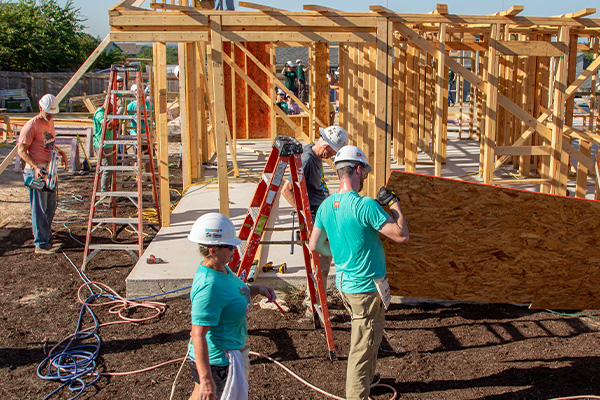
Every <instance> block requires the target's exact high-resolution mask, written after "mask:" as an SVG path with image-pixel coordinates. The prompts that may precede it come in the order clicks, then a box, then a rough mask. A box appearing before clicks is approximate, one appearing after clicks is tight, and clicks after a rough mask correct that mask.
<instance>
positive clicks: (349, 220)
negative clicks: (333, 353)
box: [309, 146, 409, 400]
mask: <svg viewBox="0 0 600 400" xmlns="http://www.w3.org/2000/svg"><path fill="white" fill-rule="evenodd" d="M335 168H336V170H337V174H338V177H339V179H340V189H339V190H338V192H336V193H334V194H332V195H330V196H329V197H328V198H326V199H325V200H324V201H323V203H321V206H320V207H319V210H318V211H317V216H316V219H315V226H314V228H313V231H312V234H311V236H310V242H309V248H310V250H311V251H316V252H317V253H320V254H323V255H327V256H333V261H334V263H335V268H336V286H337V287H338V289H339V291H340V295H341V297H342V301H343V302H344V305H345V306H346V308H347V309H348V311H349V312H350V314H351V315H352V330H351V337H350V351H349V354H348V366H347V370H346V399H347V400H359V399H360V400H367V399H368V398H369V393H370V386H371V382H372V381H373V378H374V376H375V365H376V363H377V350H378V349H379V344H380V343H381V338H382V336H383V327H384V324H385V308H387V306H388V305H389V285H388V284H387V279H386V277H385V274H386V267H385V253H384V251H383V245H382V244H381V240H380V239H379V234H380V233H382V234H384V235H385V236H387V237H389V238H390V239H392V240H393V241H395V242H397V243H405V242H407V241H408V238H409V234H408V226H407V225H406V220H405V219H404V216H403V215H402V210H401V209H400V205H399V203H398V198H397V197H396V195H394V194H393V192H390V191H389V190H387V189H386V188H385V187H382V188H381V189H380V190H379V193H378V194H377V200H374V199H372V198H370V197H363V196H360V195H359V194H358V192H360V191H361V190H362V187H363V182H364V179H365V176H366V175H367V174H368V173H369V172H370V171H371V170H372V168H371V166H370V165H369V162H368V161H367V158H366V157H365V155H364V153H363V152H362V150H360V149H359V148H358V147H356V146H344V147H342V149H341V150H340V151H339V152H338V153H337V155H336V157H335ZM382 204H384V205H387V206H389V207H390V211H391V213H392V216H389V215H388V214H387V213H386V212H385V211H384V210H383V208H382V207H381V205H382ZM327 238H329V241H327Z"/></svg>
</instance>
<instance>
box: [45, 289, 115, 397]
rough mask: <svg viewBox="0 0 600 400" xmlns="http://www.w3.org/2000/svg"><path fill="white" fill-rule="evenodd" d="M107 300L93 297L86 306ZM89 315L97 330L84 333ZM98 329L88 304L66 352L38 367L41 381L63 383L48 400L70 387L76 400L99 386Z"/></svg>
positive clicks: (83, 308)
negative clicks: (89, 389) (84, 319)
mask: <svg viewBox="0 0 600 400" xmlns="http://www.w3.org/2000/svg"><path fill="white" fill-rule="evenodd" d="M103 296H106V295H102V294H92V295H91V296H89V297H88V298H87V299H86V303H89V302H92V301H94V300H96V299H98V298H100V297H103ZM86 311H87V312H88V313H89V314H90V315H91V317H92V319H93V320H94V328H93V329H92V330H91V331H90V332H86V331H80V329H81V325H82V322H83V316H84V315H85V313H86ZM97 329H98V319H97V318H96V315H94V313H93V312H92V310H91V308H90V307H89V306H88V305H87V304H84V305H83V306H81V310H80V311H79V319H78V321H77V327H76V328H75V333H74V334H73V335H71V339H70V340H69V343H67V345H66V346H65V348H64V349H63V350H61V351H59V352H57V353H54V354H49V355H48V357H46V358H45V359H44V361H42V362H41V363H40V364H39V365H38V367H37V375H38V377H40V378H42V379H45V380H53V381H60V382H62V385H61V386H60V387H58V388H57V389H55V390H54V391H52V393H50V394H49V395H48V396H46V397H45V398H44V400H46V399H49V398H50V397H52V396H53V395H54V394H56V393H58V392H59V391H60V390H61V389H62V388H64V387H65V386H67V385H68V388H69V390H70V391H71V392H74V393H75V395H74V396H73V397H71V399H76V398H77V397H79V396H81V394H82V393H83V391H84V390H85V389H86V388H87V387H88V386H91V385H93V384H95V383H96V382H97V381H98V379H100V374H99V373H98V372H97V371H96V358H97V357H98V354H99V353H100V344H101V340H100V336H98V335H97V334H96V333H95V332H96V330H97ZM88 339H92V340H93V342H92V343H82V344H79V343H80V342H82V341H84V340H88ZM88 375H91V376H94V375H95V376H94V377H93V379H91V380H88V381H86V380H84V378H85V377H87V376H88Z"/></svg>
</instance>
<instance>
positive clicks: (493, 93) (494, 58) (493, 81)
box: [482, 24, 499, 184]
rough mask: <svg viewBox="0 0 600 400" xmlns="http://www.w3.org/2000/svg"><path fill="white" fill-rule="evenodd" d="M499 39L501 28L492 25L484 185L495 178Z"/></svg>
mask: <svg viewBox="0 0 600 400" xmlns="http://www.w3.org/2000/svg"><path fill="white" fill-rule="evenodd" d="M498 37H499V27H498V25H497V24H493V25H492V30H491V33H490V49H489V51H488V68H487V71H488V73H487V99H486V100H487V101H486V103H487V104H486V115H485V134H484V137H483V141H482V144H483V159H484V160H483V183H486V184H489V183H491V182H492V180H493V178H494V169H493V166H494V146H495V144H496V143H495V142H496V133H497V132H496V130H497V124H496V118H497V115H498V68H499V64H498V52H497V51H496V44H495V42H496V41H497V40H498Z"/></svg>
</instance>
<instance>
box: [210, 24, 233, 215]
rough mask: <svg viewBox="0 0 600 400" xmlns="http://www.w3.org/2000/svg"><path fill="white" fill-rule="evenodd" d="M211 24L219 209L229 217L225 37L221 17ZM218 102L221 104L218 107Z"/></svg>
mask: <svg viewBox="0 0 600 400" xmlns="http://www.w3.org/2000/svg"><path fill="white" fill-rule="evenodd" d="M210 26H211V35H210V36H211V65H212V71H211V72H212V73H211V75H212V86H213V90H212V94H213V101H214V104H215V107H214V120H213V121H212V122H213V132H214V135H215V141H216V144H217V175H218V178H219V211H220V212H221V214H223V215H225V216H227V217H229V184H228V178H227V139H226V137H227V136H226V133H225V130H226V129H227V126H226V124H225V122H226V119H227V116H226V115H225V107H222V106H221V105H223V104H225V88H224V85H223V79H224V74H223V57H224V55H225V54H224V53H223V39H222V37H221V17H218V16H212V17H211V19H210ZM217 104H218V105H219V106H218V107H217Z"/></svg>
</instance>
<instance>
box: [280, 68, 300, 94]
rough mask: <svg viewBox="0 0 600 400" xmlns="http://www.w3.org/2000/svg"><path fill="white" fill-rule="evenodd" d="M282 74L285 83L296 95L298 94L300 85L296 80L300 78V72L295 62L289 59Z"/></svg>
mask: <svg viewBox="0 0 600 400" xmlns="http://www.w3.org/2000/svg"><path fill="white" fill-rule="evenodd" d="M281 75H283V77H284V78H285V80H284V82H283V85H284V86H285V87H286V88H288V89H289V90H290V91H291V92H292V93H294V95H295V96H298V85H297V84H296V80H297V79H298V74H297V73H296V69H295V68H294V63H293V62H291V61H288V62H286V63H285V65H284V66H283V69H282V70H281Z"/></svg>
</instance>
